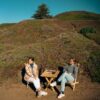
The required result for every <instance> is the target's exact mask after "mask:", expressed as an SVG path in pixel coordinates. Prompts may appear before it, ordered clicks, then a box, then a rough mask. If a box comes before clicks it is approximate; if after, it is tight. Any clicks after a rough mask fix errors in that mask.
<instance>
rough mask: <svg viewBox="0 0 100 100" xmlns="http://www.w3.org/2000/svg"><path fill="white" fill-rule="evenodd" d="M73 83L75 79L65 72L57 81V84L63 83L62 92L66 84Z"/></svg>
mask: <svg viewBox="0 0 100 100" xmlns="http://www.w3.org/2000/svg"><path fill="white" fill-rule="evenodd" d="M73 81H74V77H73V76H72V75H71V74H68V73H67V72H64V73H63V74H62V75H61V76H60V77H59V78H58V80H57V82H61V92H64V90H65V85H66V83H68V82H73Z"/></svg>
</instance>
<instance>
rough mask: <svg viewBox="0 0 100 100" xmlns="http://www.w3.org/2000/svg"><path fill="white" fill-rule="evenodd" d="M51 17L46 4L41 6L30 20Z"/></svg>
mask: <svg viewBox="0 0 100 100" xmlns="http://www.w3.org/2000/svg"><path fill="white" fill-rule="evenodd" d="M51 17H52V16H51V15H49V8H48V7H47V5H46V4H41V5H40V6H39V7H38V9H37V11H36V13H35V14H34V15H33V16H32V18H35V19H45V18H51Z"/></svg>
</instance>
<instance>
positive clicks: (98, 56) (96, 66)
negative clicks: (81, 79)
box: [88, 50, 100, 82]
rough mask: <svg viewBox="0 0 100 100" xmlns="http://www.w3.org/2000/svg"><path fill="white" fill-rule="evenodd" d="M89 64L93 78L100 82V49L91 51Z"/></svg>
mask: <svg viewBox="0 0 100 100" xmlns="http://www.w3.org/2000/svg"><path fill="white" fill-rule="evenodd" d="M88 64H89V65H88V71H89V74H90V76H91V79H92V80H93V81H97V82H100V50H96V51H95V52H92V53H91V55H90V57H89V63H88Z"/></svg>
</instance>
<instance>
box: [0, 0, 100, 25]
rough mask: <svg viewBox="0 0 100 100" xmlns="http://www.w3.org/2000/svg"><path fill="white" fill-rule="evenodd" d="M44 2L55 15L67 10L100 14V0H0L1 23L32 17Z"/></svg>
mask: <svg viewBox="0 0 100 100" xmlns="http://www.w3.org/2000/svg"><path fill="white" fill-rule="evenodd" d="M43 3H45V4H46V5H47V6H48V8H49V10H50V14H51V15H53V16H54V15H56V14H59V13H62V12H67V11H89V12H94V13H98V14H100V0H0V24H1V23H16V22H19V21H22V20H26V19H30V18H31V16H32V15H33V14H34V13H35V12H36V10H37V8H38V6H39V5H41V4H43Z"/></svg>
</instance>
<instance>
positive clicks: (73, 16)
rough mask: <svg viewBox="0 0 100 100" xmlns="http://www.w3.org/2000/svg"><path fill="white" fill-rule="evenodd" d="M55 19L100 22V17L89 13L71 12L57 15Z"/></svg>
mask: <svg viewBox="0 0 100 100" xmlns="http://www.w3.org/2000/svg"><path fill="white" fill-rule="evenodd" d="M55 18H58V19H61V20H100V15H99V14H94V13H91V12H84V11H73V12H65V13H62V14H58V15H56V16H55Z"/></svg>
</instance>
